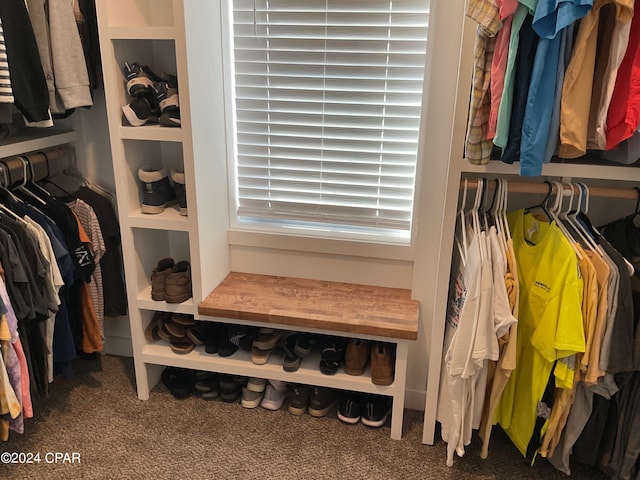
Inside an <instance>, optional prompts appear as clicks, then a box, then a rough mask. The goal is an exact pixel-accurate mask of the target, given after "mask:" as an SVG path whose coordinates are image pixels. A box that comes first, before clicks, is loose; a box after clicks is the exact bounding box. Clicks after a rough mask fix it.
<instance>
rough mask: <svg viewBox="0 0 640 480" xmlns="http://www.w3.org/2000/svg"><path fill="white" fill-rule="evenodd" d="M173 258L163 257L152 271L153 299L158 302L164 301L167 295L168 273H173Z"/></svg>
mask: <svg viewBox="0 0 640 480" xmlns="http://www.w3.org/2000/svg"><path fill="white" fill-rule="evenodd" d="M173 265H174V261H173V258H163V259H162V260H159V261H158V263H157V265H156V266H155V267H154V268H153V270H152V272H151V299H152V300H155V301H157V302H162V301H164V299H165V297H166V283H167V275H169V273H171V269H172V268H173Z"/></svg>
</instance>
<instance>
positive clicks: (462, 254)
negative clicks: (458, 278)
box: [454, 178, 469, 265]
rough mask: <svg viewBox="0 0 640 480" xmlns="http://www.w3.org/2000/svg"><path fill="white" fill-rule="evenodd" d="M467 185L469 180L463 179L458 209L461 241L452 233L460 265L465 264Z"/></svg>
mask: <svg viewBox="0 0 640 480" xmlns="http://www.w3.org/2000/svg"><path fill="white" fill-rule="evenodd" d="M468 187H469V181H468V180H467V179H466V178H465V179H464V187H463V189H462V203H461V205H460V210H458V215H459V216H460V231H461V234H462V243H460V240H459V239H458V237H457V236H456V235H454V237H455V240H456V245H457V246H458V251H459V252H460V257H461V259H462V265H466V264H467V220H466V217H465V214H464V206H465V204H466V203H467V189H468Z"/></svg>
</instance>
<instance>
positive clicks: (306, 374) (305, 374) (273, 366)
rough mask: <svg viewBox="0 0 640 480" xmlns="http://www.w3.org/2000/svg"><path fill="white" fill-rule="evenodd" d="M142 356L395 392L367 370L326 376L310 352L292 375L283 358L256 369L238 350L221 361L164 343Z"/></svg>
mask: <svg viewBox="0 0 640 480" xmlns="http://www.w3.org/2000/svg"><path fill="white" fill-rule="evenodd" d="M142 356H143V359H144V361H145V362H146V363H152V364H157V365H166V366H173V367H182V368H190V369H193V370H204V371H212V372H218V373H227V374H231V375H242V376H247V377H256V378H265V379H269V380H281V381H283V382H289V383H300V384H304V385H317V386H321V387H331V388H337V389H341V390H352V391H356V392H363V393H373V394H378V395H392V394H393V393H394V390H395V388H394V384H391V385H375V384H373V383H372V382H371V371H370V369H369V368H367V370H366V371H365V372H364V373H363V374H362V375H358V376H355V375H347V374H346V373H344V370H343V368H342V367H340V369H339V370H338V372H337V373H336V374H335V375H325V374H323V373H322V372H320V369H319V363H320V353H318V352H313V353H311V354H310V355H309V356H307V357H306V358H304V359H303V361H302V365H301V366H300V368H299V369H298V370H296V371H295V372H286V371H284V370H283V369H282V357H281V356H279V355H275V354H273V355H271V357H270V358H269V361H268V362H267V363H266V364H265V365H256V364H254V363H253V362H252V361H251V352H246V351H244V350H238V351H237V352H236V353H234V354H233V355H231V356H229V357H221V356H219V355H218V354H209V353H206V352H205V350H204V346H199V347H196V348H195V349H194V350H193V351H192V352H190V353H187V354H177V353H174V352H173V351H172V350H171V348H170V347H169V345H168V344H167V343H166V342H161V341H159V342H157V343H155V344H147V345H146V346H145V347H143V349H142Z"/></svg>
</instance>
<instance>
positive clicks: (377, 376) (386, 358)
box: [371, 342, 396, 385]
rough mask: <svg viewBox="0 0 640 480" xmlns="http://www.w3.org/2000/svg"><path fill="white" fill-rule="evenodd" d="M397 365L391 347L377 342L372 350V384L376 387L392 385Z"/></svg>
mask: <svg viewBox="0 0 640 480" xmlns="http://www.w3.org/2000/svg"><path fill="white" fill-rule="evenodd" d="M395 364H396V362H395V355H394V354H393V351H392V347H391V345H390V344H388V343H383V342H376V343H375V344H374V345H373V348H372V349H371V382H372V383H374V384H375V385H391V384H392V383H393V375H394V370H395Z"/></svg>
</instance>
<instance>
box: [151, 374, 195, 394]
mask: <svg viewBox="0 0 640 480" xmlns="http://www.w3.org/2000/svg"><path fill="white" fill-rule="evenodd" d="M160 380H161V381H162V384H163V385H164V386H165V387H167V389H168V390H169V392H170V393H171V395H173V396H174V398H177V399H179V400H182V399H184V398H187V397H190V396H191V394H192V393H193V392H194V391H195V383H196V382H195V373H194V371H193V370H189V369H186V368H178V367H166V368H165V369H164V370H163V371H162V374H161V375H160Z"/></svg>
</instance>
